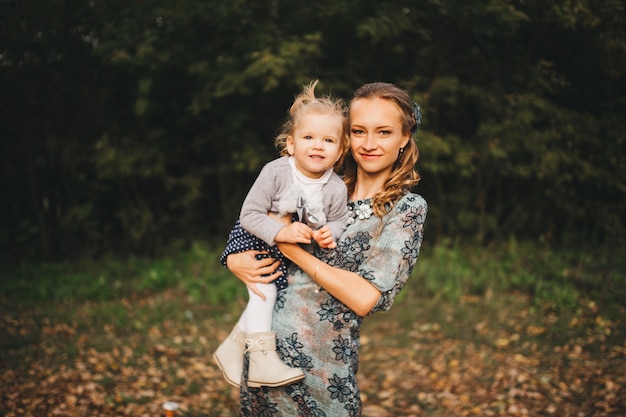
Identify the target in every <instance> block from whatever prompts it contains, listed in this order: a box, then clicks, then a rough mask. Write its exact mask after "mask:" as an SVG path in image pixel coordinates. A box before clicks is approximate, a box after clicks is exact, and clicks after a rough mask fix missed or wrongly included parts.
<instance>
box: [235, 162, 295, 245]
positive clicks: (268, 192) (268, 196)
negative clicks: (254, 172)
mask: <svg viewBox="0 0 626 417" xmlns="http://www.w3.org/2000/svg"><path fill="white" fill-rule="evenodd" d="M277 170H278V171H279V170H280V167H278V168H275V166H274V165H273V164H272V163H269V164H267V165H265V166H264V167H263V169H262V170H261V172H260V173H259V176H258V177H257V179H256V180H255V181H254V184H252V187H250V190H249V191H248V195H247V196H246V198H245V200H244V202H243V205H242V206H241V213H240V215H239V219H240V222H241V226H242V227H243V228H244V229H245V230H247V231H248V232H250V233H252V234H253V235H255V236H256V237H258V238H259V239H261V240H263V241H265V243H267V244H268V245H273V244H274V243H275V239H276V236H277V235H278V233H279V232H280V230H281V229H282V228H283V227H284V226H285V225H284V224H283V223H281V222H280V221H278V220H276V219H275V218H272V217H270V216H268V213H269V211H270V209H271V207H272V201H273V199H274V197H275V195H276V194H277V193H278V186H277V181H276V177H277V176H278V175H279V172H278V171H277Z"/></svg>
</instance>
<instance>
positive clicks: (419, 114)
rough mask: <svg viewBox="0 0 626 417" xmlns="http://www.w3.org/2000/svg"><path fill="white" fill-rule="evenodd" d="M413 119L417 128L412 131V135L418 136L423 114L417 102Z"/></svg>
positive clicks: (414, 127) (414, 104) (414, 106)
mask: <svg viewBox="0 0 626 417" xmlns="http://www.w3.org/2000/svg"><path fill="white" fill-rule="evenodd" d="M413 117H414V118H415V126H413V129H411V133H412V134H416V133H417V130H418V129H419V127H420V124H421V123H422V112H421V111H420V105H419V104H417V103H415V102H413Z"/></svg>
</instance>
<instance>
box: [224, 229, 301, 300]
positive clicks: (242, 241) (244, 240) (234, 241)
mask: <svg viewBox="0 0 626 417" xmlns="http://www.w3.org/2000/svg"><path fill="white" fill-rule="evenodd" d="M247 250H258V251H268V253H269V254H268V255H257V259H262V258H275V259H276V260H278V261H280V266H279V267H278V269H280V270H281V271H282V273H283V274H282V275H281V276H280V277H278V278H277V279H276V280H275V281H274V284H276V287H277V288H278V290H279V291H280V290H282V289H285V288H287V266H288V264H289V263H291V261H289V259H287V258H285V257H284V256H283V254H282V253H280V251H279V250H278V248H277V247H276V246H270V245H268V244H267V243H265V242H264V241H263V240H261V239H259V238H258V237H256V236H254V235H253V234H252V233H250V232H248V231H247V230H245V229H244V228H243V227H241V224H240V223H239V220H237V222H236V223H235V225H234V226H233V228H232V230H231V231H230V234H229V235H228V241H227V243H226V249H224V252H223V253H222V256H220V262H221V263H222V265H224V266H226V258H227V257H228V255H230V254H231V253H240V252H245V251H247Z"/></svg>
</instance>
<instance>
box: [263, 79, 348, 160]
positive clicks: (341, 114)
mask: <svg viewBox="0 0 626 417" xmlns="http://www.w3.org/2000/svg"><path fill="white" fill-rule="evenodd" d="M318 82H319V80H315V81H313V82H311V83H310V84H309V85H305V86H304V87H303V88H302V92H301V93H300V94H298V95H297V96H296V98H295V100H294V102H293V104H292V105H291V107H290V108H289V115H288V116H287V119H286V120H285V122H284V123H283V125H282V126H281V127H280V129H279V133H278V135H276V138H275V139H274V145H275V146H276V148H277V149H278V151H279V154H280V156H287V155H289V152H288V151H287V137H288V136H292V135H293V133H294V131H295V129H296V126H297V124H298V122H299V121H300V119H301V118H302V117H303V116H305V115H308V114H311V113H316V114H325V115H331V116H337V117H338V118H339V119H341V137H340V138H339V149H340V157H339V159H338V160H337V162H336V163H335V166H336V167H337V166H339V165H341V164H342V163H343V159H344V157H345V155H346V153H347V152H348V150H349V148H350V138H349V137H348V125H347V118H346V108H345V106H344V103H343V100H341V99H336V98H333V97H331V96H330V95H326V96H323V97H315V86H316V85H317V83H318Z"/></svg>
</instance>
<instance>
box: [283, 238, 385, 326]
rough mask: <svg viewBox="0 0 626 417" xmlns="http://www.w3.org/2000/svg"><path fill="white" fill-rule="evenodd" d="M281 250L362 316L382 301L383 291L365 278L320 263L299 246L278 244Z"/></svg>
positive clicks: (329, 291) (323, 286)
mask: <svg viewBox="0 0 626 417" xmlns="http://www.w3.org/2000/svg"><path fill="white" fill-rule="evenodd" d="M277 246H278V249H279V250H280V251H281V252H282V253H283V255H285V256H286V257H287V258H289V259H291V260H292V261H293V262H294V263H295V264H296V265H298V266H299V267H300V269H302V270H303V271H304V272H305V273H306V274H307V275H308V276H309V277H311V279H313V281H315V282H316V283H317V284H319V285H320V286H321V287H322V288H324V289H325V290H326V291H328V293H329V294H331V295H332V296H333V297H335V298H336V299H338V300H339V301H341V302H342V303H344V304H345V305H346V306H348V308H350V310H352V311H354V312H355V313H356V314H358V315H359V316H361V317H363V316H366V315H367V314H369V312H370V311H372V309H373V308H374V306H375V305H376V303H377V302H378V300H379V299H380V295H381V293H380V291H379V290H378V288H376V287H374V286H373V285H372V284H370V283H369V281H367V280H366V279H365V278H363V277H362V276H360V275H358V274H356V273H354V272H350V271H346V270H343V269H340V268H335V267H332V266H330V265H328V264H327V263H325V262H323V261H320V260H319V259H317V258H316V257H315V256H313V255H311V254H310V253H308V252H307V251H306V250H304V249H303V248H302V247H300V246H299V245H296V244H293V243H278V244H277Z"/></svg>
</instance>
